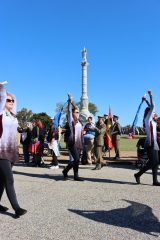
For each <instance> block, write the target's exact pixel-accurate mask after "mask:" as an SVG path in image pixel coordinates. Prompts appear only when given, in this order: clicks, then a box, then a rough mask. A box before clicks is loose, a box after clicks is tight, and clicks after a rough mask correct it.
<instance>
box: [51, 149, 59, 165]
mask: <svg viewBox="0 0 160 240" xmlns="http://www.w3.org/2000/svg"><path fill="white" fill-rule="evenodd" d="M52 165H53V166H58V159H57V156H56V154H55V152H54V151H53V150H52Z"/></svg>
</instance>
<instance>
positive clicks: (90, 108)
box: [56, 101, 98, 126]
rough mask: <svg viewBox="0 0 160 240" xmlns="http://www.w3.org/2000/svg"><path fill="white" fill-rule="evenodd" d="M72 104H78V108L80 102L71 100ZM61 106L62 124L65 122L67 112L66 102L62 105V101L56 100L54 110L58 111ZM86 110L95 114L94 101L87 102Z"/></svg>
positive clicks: (96, 110)
mask: <svg viewBox="0 0 160 240" xmlns="http://www.w3.org/2000/svg"><path fill="white" fill-rule="evenodd" d="M73 104H74V105H75V106H78V107H79V108H80V102H77V101H73ZM62 107H64V109H63V112H62V121H61V122H62V126H63V125H64V124H65V122H66V114H67V107H68V106H67V103H66V104H65V105H64V103H63V102H58V103H57V104H56V112H60V111H61V109H62ZM88 110H89V111H90V112H91V113H92V114H93V115H94V116H95V115H96V113H97V112H98V109H97V106H96V105H95V104H94V103H91V102H90V103H89V104H88Z"/></svg>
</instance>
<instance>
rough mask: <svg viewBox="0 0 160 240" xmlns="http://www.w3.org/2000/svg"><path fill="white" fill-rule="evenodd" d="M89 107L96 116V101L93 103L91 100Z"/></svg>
mask: <svg viewBox="0 0 160 240" xmlns="http://www.w3.org/2000/svg"><path fill="white" fill-rule="evenodd" d="M88 109H89V111H90V112H91V113H92V114H93V115H94V116H95V115H96V113H97V112H98V108H97V106H96V105H95V104H94V103H91V102H90V103H89V104H88Z"/></svg>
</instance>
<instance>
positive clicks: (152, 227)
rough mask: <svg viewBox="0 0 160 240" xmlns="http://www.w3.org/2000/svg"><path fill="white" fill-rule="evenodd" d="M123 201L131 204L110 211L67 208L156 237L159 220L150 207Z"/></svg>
mask: <svg viewBox="0 0 160 240" xmlns="http://www.w3.org/2000/svg"><path fill="white" fill-rule="evenodd" d="M123 201H126V202H128V203H130V204H131V205H130V206H128V207H126V208H118V209H113V210H110V211H95V210H93V211H84V210H76V209H68V210H69V211H70V212H72V213H76V214H78V215H80V216H82V217H85V218H88V219H91V220H93V221H96V222H100V223H105V224H109V225H113V226H118V227H123V228H130V229H133V230H136V231H138V232H142V233H145V234H149V235H152V236H157V237H158V235H159V234H160V222H159V220H158V218H157V217H156V216H155V215H154V214H153V212H152V208H151V207H149V206H147V205H144V204H141V203H138V202H133V201H129V200H125V199H124V200H123Z"/></svg>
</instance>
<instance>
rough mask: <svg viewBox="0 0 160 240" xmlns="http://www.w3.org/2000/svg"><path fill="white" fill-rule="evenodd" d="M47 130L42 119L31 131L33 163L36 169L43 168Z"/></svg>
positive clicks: (37, 121)
mask: <svg viewBox="0 0 160 240" xmlns="http://www.w3.org/2000/svg"><path fill="white" fill-rule="evenodd" d="M44 139H45V129H44V127H43V124H42V121H41V120H40V119H37V120H36V124H35V126H34V127H33V129H32V131H31V145H30V152H31V153H32V154H33V156H34V159H33V161H34V162H33V163H34V166H35V167H37V166H38V167H41V165H42V158H43V150H44Z"/></svg>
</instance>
